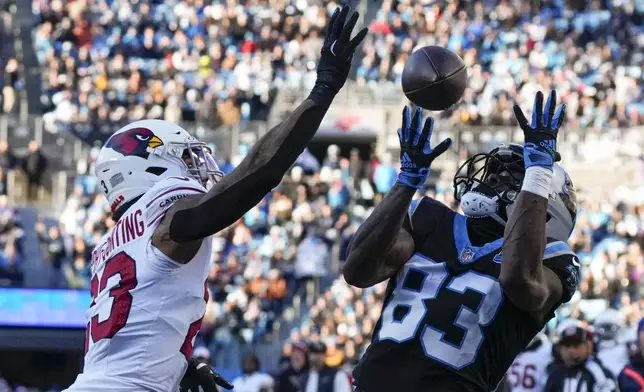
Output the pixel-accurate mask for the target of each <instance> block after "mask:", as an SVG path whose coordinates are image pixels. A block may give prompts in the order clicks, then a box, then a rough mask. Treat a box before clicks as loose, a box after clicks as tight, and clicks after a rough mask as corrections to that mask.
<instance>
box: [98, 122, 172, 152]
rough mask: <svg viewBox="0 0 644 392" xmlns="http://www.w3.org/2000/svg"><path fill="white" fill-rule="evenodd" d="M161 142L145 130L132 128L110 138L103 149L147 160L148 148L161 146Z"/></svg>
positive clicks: (149, 131)
mask: <svg viewBox="0 0 644 392" xmlns="http://www.w3.org/2000/svg"><path fill="white" fill-rule="evenodd" d="M162 145H163V142H162V141H161V139H159V138H158V137H157V136H156V135H155V134H154V133H153V132H152V131H151V130H149V129H147V128H132V129H128V130H127V131H124V132H121V133H119V134H116V135H114V136H112V137H111V138H110V139H109V140H108V141H107V143H106V144H105V147H107V148H111V149H112V150H114V151H116V152H120V153H121V154H123V155H135V156H137V157H141V158H144V159H148V156H149V155H150V153H149V152H148V148H156V147H159V146H162Z"/></svg>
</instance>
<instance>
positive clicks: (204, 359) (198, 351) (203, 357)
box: [192, 346, 210, 366]
mask: <svg viewBox="0 0 644 392" xmlns="http://www.w3.org/2000/svg"><path fill="white" fill-rule="evenodd" d="M192 357H193V358H194V359H196V360H197V362H199V363H205V364H206V365H209V366H210V350H208V349H207V348H206V347H204V346H199V347H195V349H194V350H192Z"/></svg>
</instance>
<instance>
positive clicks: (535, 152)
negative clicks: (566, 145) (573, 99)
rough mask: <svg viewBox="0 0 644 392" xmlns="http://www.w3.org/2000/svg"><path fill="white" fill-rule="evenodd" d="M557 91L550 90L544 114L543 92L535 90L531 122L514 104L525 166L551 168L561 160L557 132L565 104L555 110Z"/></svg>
mask: <svg viewBox="0 0 644 392" xmlns="http://www.w3.org/2000/svg"><path fill="white" fill-rule="evenodd" d="M555 106H557V93H556V92H555V90H552V91H551V92H550V95H549V96H548V101H546V107H545V115H544V109H543V94H542V93H541V91H539V92H537V95H536V97H535V98H534V106H533V108H532V122H531V123H530V124H528V120H527V119H526V118H525V115H524V114H523V112H522V111H521V108H520V107H519V105H514V116H515V117H516V118H517V121H518V122H519V126H520V127H521V129H522V130H523V138H524V143H523V159H524V162H525V168H526V169H527V168H529V167H531V166H541V167H544V168H546V169H550V170H552V166H553V165H554V163H555V162H557V161H560V160H561V156H560V155H559V153H558V152H557V134H558V133H559V128H560V127H561V124H563V122H564V113H565V112H566V104H562V105H559V107H558V108H557V110H555Z"/></svg>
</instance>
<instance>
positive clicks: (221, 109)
mask: <svg viewBox="0 0 644 392" xmlns="http://www.w3.org/2000/svg"><path fill="white" fill-rule="evenodd" d="M306 3H307V2H304V3H302V2H299V3H297V2H291V1H288V0H279V1H271V2H249V3H248V4H246V6H244V3H243V2H237V1H222V2H219V1H217V2H212V1H204V0H196V1H186V0H171V1H160V0H153V1H147V2H134V3H133V2H130V1H126V0H99V1H86V0H76V1H69V2H67V1H61V0H36V1H34V5H35V10H36V14H37V15H38V18H39V24H38V28H37V30H36V32H35V34H34V39H35V47H36V51H37V56H38V58H39V60H40V62H41V63H42V65H43V68H44V72H43V94H44V98H43V100H44V101H45V102H46V104H45V109H46V111H49V112H50V113H49V114H48V115H47V116H46V117H45V118H46V119H47V120H51V121H56V120H57V121H61V122H88V121H92V122H97V123H99V124H104V123H107V122H121V121H126V120H128V121H132V120H137V119H141V118H162V119H166V120H170V121H174V122H177V121H181V120H185V121H193V120H195V119H196V118H197V117H198V116H200V117H201V118H204V117H205V118H207V119H210V120H212V121H213V122H212V124H234V123H237V122H238V121H240V120H246V119H250V118H265V117H266V109H267V107H268V105H269V104H270V102H271V100H272V98H273V95H274V94H273V90H274V88H275V87H277V86H279V85H281V84H291V85H296V86H299V85H300V83H301V81H302V79H307V78H310V75H309V74H310V72H307V70H308V71H311V70H313V69H314V68H315V60H316V58H317V56H318V53H319V48H320V45H321V39H320V37H321V34H320V33H321V31H322V30H323V28H324V26H325V23H326V20H327V8H326V5H327V4H328V3H329V1H316V2H309V3H310V4H306ZM306 75H308V76H306ZM313 75H314V74H313Z"/></svg>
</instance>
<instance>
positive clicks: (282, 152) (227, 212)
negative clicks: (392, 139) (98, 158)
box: [170, 91, 334, 242]
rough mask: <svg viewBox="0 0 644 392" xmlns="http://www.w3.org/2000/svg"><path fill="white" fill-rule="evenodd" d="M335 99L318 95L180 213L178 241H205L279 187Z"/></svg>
mask: <svg viewBox="0 0 644 392" xmlns="http://www.w3.org/2000/svg"><path fill="white" fill-rule="evenodd" d="M333 98H334V94H333V93H331V92H330V91H322V92H319V91H318V92H317V93H312V94H311V95H310V96H309V98H307V99H306V100H305V101H304V102H303V103H302V104H301V105H300V106H298V107H297V109H295V110H294V111H293V112H292V113H291V114H290V115H289V117H288V118H287V119H286V120H284V121H283V122H282V123H280V124H279V125H278V126H276V127H275V128H273V129H271V130H270V131H269V132H268V133H267V134H266V135H264V137H262V138H261V139H260V140H259V141H258V142H257V143H256V144H255V145H254V146H253V148H252V149H251V151H250V152H249V153H248V155H247V156H246V157H245V158H244V160H243V161H242V162H241V163H240V165H239V166H238V167H237V168H236V169H235V170H233V172H231V173H230V174H228V175H227V176H225V177H224V178H223V179H222V180H221V181H220V182H219V183H217V184H215V186H213V187H212V189H210V191H208V193H207V194H205V195H204V196H202V197H201V199H200V200H199V202H198V204H197V205H196V206H194V207H192V208H188V209H184V210H181V211H178V212H177V213H176V214H175V216H174V218H173V220H172V225H171V226H170V236H171V238H172V240H173V241H176V242H187V241H192V240H195V239H200V238H205V237H207V236H209V235H212V234H214V233H217V232H218V231H220V230H222V229H224V228H226V227H228V226H230V225H231V224H232V223H234V222H235V221H236V220H237V219H239V218H240V217H241V216H243V215H244V214H245V213H246V212H247V211H248V210H249V209H251V208H252V207H253V206H254V205H256V204H257V203H259V201H261V199H262V198H263V197H264V196H266V194H267V193H268V192H270V191H271V190H272V189H273V188H275V187H276V186H277V185H279V183H280V181H281V179H282V177H283V176H284V173H285V172H286V171H287V170H288V169H289V168H290V167H291V166H292V165H293V163H294V162H295V160H296V159H297V157H298V156H299V155H300V154H301V153H302V151H304V148H305V147H306V145H307V144H308V143H309V141H310V140H311V139H312V138H313V136H314V135H315V132H316V131H317V129H318V128H319V126H320V123H321V122H322V119H323V118H324V115H325V114H326V112H327V110H328V109H329V106H330V105H331V102H332V101H333Z"/></svg>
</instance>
